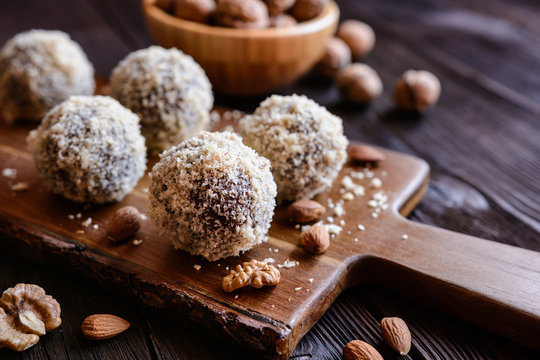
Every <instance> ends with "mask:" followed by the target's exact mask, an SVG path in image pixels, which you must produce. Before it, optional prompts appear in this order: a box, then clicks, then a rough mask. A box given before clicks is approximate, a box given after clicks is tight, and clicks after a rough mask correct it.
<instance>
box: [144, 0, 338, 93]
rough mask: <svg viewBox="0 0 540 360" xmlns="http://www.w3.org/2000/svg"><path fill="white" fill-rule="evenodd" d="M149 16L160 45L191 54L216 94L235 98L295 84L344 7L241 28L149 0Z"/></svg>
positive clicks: (146, 0) (329, 7) (332, 30)
mask: <svg viewBox="0 0 540 360" xmlns="http://www.w3.org/2000/svg"><path fill="white" fill-rule="evenodd" d="M143 12H144V16H145V20H146V25H147V27H148V30H149V32H150V34H151V36H152V38H153V39H154V41H155V42H156V43H157V44H158V45H161V46H163V47H167V48H169V47H176V48H178V49H180V50H182V51H184V52H185V53H187V54H189V55H191V56H192V57H193V58H194V59H195V61H197V62H198V63H199V64H200V65H201V66H202V67H203V69H204V70H205V72H206V74H207V75H208V77H209V78H210V81H211V82H212V85H213V87H214V89H215V90H217V91H220V92H223V93H227V94H233V95H253V94H264V93H268V92H270V91H272V90H274V89H277V88H279V87H282V86H285V85H287V84H290V83H291V82H293V81H294V80H296V79H298V78H299V77H300V76H302V75H303V74H305V73H306V72H307V71H308V70H309V69H310V68H311V67H312V66H313V65H314V64H315V63H316V62H317V61H318V60H319V58H320V57H321V55H322V53H323V51H324V48H325V44H326V41H327V40H328V38H329V37H330V36H332V34H334V33H335V30H336V26H337V23H338V19H339V9H338V6H337V5H336V4H335V3H334V2H329V3H328V4H326V6H325V8H324V10H323V11H322V13H320V14H319V15H318V16H317V17H315V18H313V19H311V20H308V21H303V22H301V23H299V24H298V25H295V26H289V27H282V28H265V29H236V28H224V27H218V26H211V25H207V24H202V23H197V22H193V21H189V20H184V19H180V18H177V17H175V16H173V15H171V14H168V13H167V12H166V11H164V10H162V9H161V8H160V7H158V6H157V5H156V0H143Z"/></svg>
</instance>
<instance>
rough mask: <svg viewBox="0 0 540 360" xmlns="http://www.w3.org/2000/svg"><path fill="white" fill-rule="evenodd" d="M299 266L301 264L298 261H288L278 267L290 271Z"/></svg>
mask: <svg viewBox="0 0 540 360" xmlns="http://www.w3.org/2000/svg"><path fill="white" fill-rule="evenodd" d="M298 264H300V263H299V262H298V261H295V260H289V259H287V260H285V261H284V262H283V264H278V267H279V268H285V269H289V268H292V267H295V266H297V265H298Z"/></svg>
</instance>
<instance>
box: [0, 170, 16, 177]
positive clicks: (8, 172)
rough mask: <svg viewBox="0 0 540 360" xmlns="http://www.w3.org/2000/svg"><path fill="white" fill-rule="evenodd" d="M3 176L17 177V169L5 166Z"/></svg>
mask: <svg viewBox="0 0 540 360" xmlns="http://www.w3.org/2000/svg"><path fill="white" fill-rule="evenodd" d="M2 176H5V177H7V178H10V179H15V177H17V169H12V168H4V169H2Z"/></svg>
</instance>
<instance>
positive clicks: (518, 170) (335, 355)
mask: <svg viewBox="0 0 540 360" xmlns="http://www.w3.org/2000/svg"><path fill="white" fill-rule="evenodd" d="M338 3H339V5H340V7H341V10H342V17H343V18H345V19H346V18H356V19H361V20H364V21H367V22H369V23H370V24H372V25H373V27H374V28H375V30H376V32H377V36H378V39H377V46H376V47H375V49H374V51H373V52H372V53H371V54H370V55H369V57H368V58H367V59H366V61H367V63H368V64H370V65H371V66H373V67H374V68H376V69H377V70H378V71H379V73H380V74H381V77H382V78H383V81H384V83H385V84H386V85H387V86H386V89H385V91H384V95H383V96H382V97H380V98H379V99H378V100H377V101H375V102H374V103H373V104H372V106H370V107H368V108H361V107H358V106H356V105H346V104H342V103H340V100H339V95H338V93H337V91H336V89H335V88H334V87H332V86H328V85H327V84H325V83H323V84H321V82H320V80H319V79H315V78H313V77H308V78H306V79H304V80H303V81H300V82H299V83H297V84H295V85H293V86H291V87H287V88H285V89H283V90H281V91H282V93H283V94H287V93H293V92H297V93H305V94H307V95H309V96H310V97H312V98H314V99H316V100H317V101H318V102H319V103H321V104H324V105H325V106H327V107H328V108H329V109H331V110H332V111H333V112H336V113H338V114H339V115H340V117H342V118H343V120H344V125H345V129H346V130H345V132H346V134H347V135H348V136H349V137H350V138H353V139H362V140H364V141H369V142H371V143H375V144H378V145H381V146H384V147H387V148H393V149H398V150H399V151H403V152H407V153H411V154H416V155H418V156H421V157H423V158H425V159H427V160H428V161H429V162H430V165H431V166H432V170H433V173H432V179H431V185H430V188H429V190H428V193H427V195H426V197H425V198H424V200H423V201H422V203H421V204H420V206H419V207H418V208H417V209H416V210H415V211H414V212H413V214H412V218H413V219H414V220H416V221H419V222H423V223H429V224H434V225H437V226H442V227H446V228H451V229H453V230H456V231H460V232H467V233H469V234H475V235H477V236H482V237H487V238H489V239H492V240H494V241H500V242H507V243H512V244H515V245H518V246H522V247H527V248H531V249H535V250H537V251H538V250H540V247H539V245H540V244H539V242H538V231H537V229H538V208H537V207H536V206H535V205H534V204H535V203H537V201H536V199H537V197H538V193H539V192H538V191H537V188H538V181H537V178H538V167H537V166H536V167H535V166H534V164H535V161H534V159H536V158H535V157H534V156H535V154H536V153H538V142H537V140H536V139H537V138H538V130H537V126H535V124H537V120H538V116H537V115H536V114H537V113H538V112H535V110H534V109H538V105H537V104H538V103H540V88H539V87H538V82H539V81H540V79H539V75H540V73H538V72H532V71H531V69H534V68H536V67H537V66H538V63H539V61H540V60H539V53H538V51H534V47H531V46H536V48H538V46H539V39H540V29H539V28H538V27H537V26H535V25H534V24H536V23H535V17H537V16H536V14H538V12H539V11H540V8H539V3H538V1H534V0H533V1H531V0H516V1H513V2H508V1H502V0H493V1H490V2H485V1H478V0H474V1H470V0H467V1H465V0H456V1H448V0H426V1H423V0H422V1H420V0H411V1H407V2H404V1H402V0H388V1H379V0H363V1H358V0H338ZM34 4H35V6H31V7H29V6H28V3H27V2H23V1H8V2H6V3H5V4H3V5H2V6H3V7H2V11H0V19H1V21H0V37H1V41H0V42H3V41H6V40H7V39H8V38H9V37H11V36H13V34H14V33H15V32H18V31H23V30H26V29H28V28H29V27H31V26H41V27H49V28H52V27H61V28H62V29H66V31H67V30H69V32H70V33H72V34H73V37H74V38H75V39H77V41H79V42H80V43H81V44H82V45H83V46H84V48H85V50H86V51H87V53H88V55H89V56H90V58H91V59H92V62H93V63H94V65H95V66H96V69H97V71H98V73H99V74H100V75H101V76H104V77H105V76H108V74H109V72H110V69H111V68H112V67H114V66H115V64H116V63H117V62H118V60H120V59H121V58H123V57H124V56H125V55H126V54H127V52H129V51H132V50H134V49H137V48H140V47H145V46H148V45H149V44H150V43H151V40H150V39H149V37H148V35H147V34H146V32H145V28H144V23H143V21H142V18H141V16H140V14H139V4H140V1H137V0H117V1H104V0H90V1H88V2H74V1H69V0H68V1H66V0H48V1H44V0H35V2H34ZM59 8H62V9H65V10H66V11H67V12H68V13H69V14H70V16H69V17H68V16H65V15H64V14H63V13H61V12H59V11H58V9H59ZM13 19H17V20H18V21H14V20H13ZM73 19H77V21H73ZM111 19H122V21H121V22H120V21H112V20H111ZM412 24H414V26H412ZM89 26H91V27H90V28H89ZM404 29H406V31H404ZM104 48H107V49H108V50H107V51H104V50H103V49H104ZM420 66H422V67H423V68H427V69H429V70H430V71H435V72H436V73H437V75H438V76H439V78H440V79H441V81H442V83H443V87H444V90H443V91H444V92H443V95H442V97H441V99H440V102H439V103H438V105H437V106H436V107H435V108H433V109H431V110H429V111H428V112H426V113H425V114H424V116H423V117H420V118H419V117H416V116H408V115H403V114H399V113H396V112H393V111H391V108H392V106H393V105H392V98H391V90H392V84H393V83H394V81H395V79H396V78H397V77H398V76H399V75H400V74H401V73H402V72H403V71H404V70H406V69H407V68H418V67H420ZM460 74H461V75H460ZM261 100H262V99H260V98H259V99H253V100H243V101H242V103H241V104H240V103H239V102H238V100H237V99H231V98H228V97H222V96H221V97H218V98H217V103H218V104H220V105H226V106H228V107H238V106H241V108H242V109H243V110H245V111H249V112H251V111H253V109H255V107H256V106H257V104H258V103H259V102H260V101H261ZM526 109H529V110H526ZM479 114H482V115H481V116H479ZM509 119H510V120H509ZM464 129H467V131H464ZM479 134H482V135H481V136H482V139H483V141H481V142H480V141H477V139H478V136H479ZM475 138H476V140H475ZM502 143H504V144H505V146H502V147H501V144H502ZM501 169H509V172H502V171H501ZM516 234H519V236H516ZM0 259H1V260H0V285H1V286H0V289H4V288H8V287H10V286H13V285H14V284H15V283H17V282H18V281H25V282H30V283H38V284H42V286H43V287H45V288H46V289H47V291H48V292H50V293H51V294H54V296H55V297H56V298H57V299H58V300H59V301H60V302H61V303H62V305H64V304H66V306H68V307H69V309H70V310H69V312H67V313H65V314H64V318H65V321H64V323H63V324H62V332H60V331H53V332H52V333H50V334H48V335H47V336H46V337H44V338H43V339H42V340H41V341H40V342H39V343H38V344H37V345H36V346H34V347H33V348H32V350H30V351H26V352H24V353H22V354H18V353H14V352H12V351H9V350H7V349H0V358H2V359H6V360H12V359H13V360H15V359H25V360H26V359H43V360H45V359H51V358H60V359H67V358H71V359H86V358H94V359H104V358H107V357H115V356H116V357H118V358H120V359H134V358H137V359H145V360H146V359H148V360H150V359H152V360H155V359H201V360H202V359H205V360H218V359H219V360H224V359H227V360H228V359H235V360H238V359H240V358H241V359H242V360H244V359H245V360H247V359H252V358H253V357H252V356H247V355H243V354H241V351H239V348H238V347H233V346H231V345H230V343H229V342H226V341H222V340H218V339H215V338H211V340H210V339H209V336H208V334H207V333H206V331H205V332H201V331H194V330H193V329H192V327H191V326H187V325H184V324H180V323H178V322H176V321H171V320H170V317H168V316H164V315H158V314H156V313H155V311H152V310H148V309H146V308H145V307H143V306H141V305H139V304H137V302H135V301H132V300H130V299H129V298H127V297H120V296H117V294H115V293H114V292H112V291H108V290H104V289H103V288H102V287H101V286H98V285H97V284H96V282H95V281H85V280H81V279H80V277H79V276H74V275H72V274H71V273H69V272H66V271H65V268H64V267H61V268H53V267H51V266H47V265H38V264H36V263H34V262H31V261H28V260H27V259H23V258H20V257H18V256H14V255H13V252H12V251H6V252H4V253H0ZM105 311H108V312H112V313H114V314H117V315H120V316H122V317H124V318H126V319H129V320H130V321H131V322H132V323H133V327H132V328H131V329H130V330H129V331H128V332H126V333H125V334H123V335H122V336H119V337H117V338H114V339H111V340H108V341H104V342H100V343H95V342H89V341H85V340H84V339H82V338H81V334H80V322H81V321H82V319H84V317H85V316H86V315H88V314H90V313H99V312H105ZM396 315H398V316H402V317H403V318H404V319H405V320H406V321H407V323H408V324H409V328H410V330H411V332H412V334H413V347H412V350H411V353H410V354H409V358H410V359H418V360H420V359H437V358H440V359H456V360H470V359H493V358H496V359H519V360H523V359H530V360H533V359H534V360H536V359H538V358H539V354H538V353H536V352H532V351H530V350H528V349H526V348H524V347H522V346H519V345H516V344H515V343H512V342H510V341H507V340H505V339H502V338H500V337H498V336H495V335H493V334H492V333H489V332H487V331H484V330H481V329H479V328H477V327H474V326H471V325H468V324H466V323H464V322H462V321H458V320H456V319H455V318H452V317H449V316H445V315H442V314H441V313H439V312H437V311H434V310H433V309H429V308H426V307H425V306H421V305H418V304H416V303H414V302H412V301H407V300H405V299H404V297H403V294H402V293H396V292H394V291H381V290H380V289H376V288H372V287H371V288H366V287H358V288H355V289H351V290H350V291H347V292H346V293H344V294H343V295H342V296H340V297H339V298H338V300H337V302H336V303H335V304H334V305H333V306H332V307H331V308H330V309H329V310H328V311H327V312H326V314H325V315H324V316H323V318H322V319H321V320H320V321H319V322H318V323H317V325H316V326H315V327H314V328H313V329H312V330H311V331H310V332H309V333H308V335H306V336H305V337H304V339H303V340H302V341H301V342H300V344H299V346H298V347H297V348H296V351H295V353H294V356H293V357H292V358H293V359H294V360H307V359H325V360H326V359H341V356H342V350H343V346H344V345H345V344H346V343H347V342H348V341H349V340H352V339H355V338H360V339H363V340H364V341H367V342H369V343H370V344H374V345H375V347H376V348H377V350H379V352H381V354H382V355H383V356H384V358H385V359H388V360H394V359H395V360H398V359H402V357H400V356H399V355H397V354H395V353H394V352H393V351H392V350H391V349H390V348H388V347H387V346H386V345H384V340H383V339H382V337H381V333H380V329H379V325H378V323H379V321H380V319H381V318H382V317H384V316H396ZM209 341H210V343H211V344H212V346H208V344H209Z"/></svg>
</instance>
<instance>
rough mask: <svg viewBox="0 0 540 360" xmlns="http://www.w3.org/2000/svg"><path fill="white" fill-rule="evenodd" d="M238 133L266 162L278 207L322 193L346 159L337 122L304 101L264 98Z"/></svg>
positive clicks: (344, 145)
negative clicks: (274, 186) (269, 163)
mask: <svg viewBox="0 0 540 360" xmlns="http://www.w3.org/2000/svg"><path fill="white" fill-rule="evenodd" d="M239 131H240V134H241V135H242V137H243V139H244V142H245V143H246V144H247V145H248V146H251V147H252V148H253V149H255V150H256V151H257V152H258V153H259V154H260V155H262V156H264V157H266V158H268V159H269V160H270V162H271V163H272V173H273V175H274V179H275V181H276V183H277V187H278V196H277V201H278V203H279V202H282V201H284V200H290V201H294V200H299V199H310V198H312V197H313V196H315V195H317V194H318V193H320V192H321V191H323V190H324V189H326V188H328V187H329V186H331V185H332V182H333V181H334V179H335V178H336V177H337V175H338V173H339V171H340V170H341V168H342V166H343V163H344V162H345V160H346V159H347V153H346V148H347V145H348V141H347V138H346V137H345V136H344V135H343V124H342V121H341V119H340V118H339V117H337V116H335V115H333V114H331V113H330V112H329V111H328V110H326V109H325V108H324V107H322V106H320V105H319V104H317V103H315V102H314V101H313V100H310V99H308V98H307V97H305V96H298V95H292V96H279V95H273V96H271V97H269V98H267V99H266V100H264V101H263V102H262V103H261V104H260V106H259V107H258V108H257V109H256V110H255V113H253V115H248V116H246V117H244V118H243V119H242V120H240V123H239Z"/></svg>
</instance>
